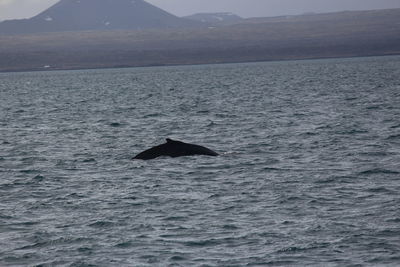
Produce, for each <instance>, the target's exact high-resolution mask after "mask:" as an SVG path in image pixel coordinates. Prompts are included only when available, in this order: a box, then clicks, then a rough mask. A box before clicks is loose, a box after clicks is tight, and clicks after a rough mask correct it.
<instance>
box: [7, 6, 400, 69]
mask: <svg viewBox="0 0 400 267" xmlns="http://www.w3.org/2000/svg"><path fill="white" fill-rule="evenodd" d="M114 1H115V0H114ZM383 55H400V9H389V10H375V11H350V12H338V13H330V14H315V15H301V16H285V17H275V18H253V19H244V20H242V21H241V22H239V23H236V24H235V23H231V24H229V25H219V26H214V27H202V28H190V29H176V28H169V29H151V30H116V31H84V32H73V31H71V32H55V33H46V34H28V35H14V36H0V72H2V71H22V70H26V71H30V70H61V69H85V68H115V67H133V66H155V65H178V64H211V63H231V62H232V63H233V62H251V61H270V60H292V59H311V58H333V57H361V56H383Z"/></svg>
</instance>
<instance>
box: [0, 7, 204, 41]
mask: <svg viewBox="0 0 400 267" xmlns="http://www.w3.org/2000/svg"><path fill="white" fill-rule="evenodd" d="M198 24H199V23H196V22H194V21H192V20H188V19H183V18H179V17H176V16H174V15H172V14H170V13H168V12H166V11H164V10H162V9H160V8H158V7H155V6H153V5H151V4H149V3H147V2H145V1H143V0H61V1H59V2H58V3H56V4H55V5H53V6H52V7H50V8H49V9H47V10H45V11H43V12H42V13H40V14H38V15H37V16H34V17H32V18H30V19H22V20H8V21H3V22H2V23H0V34H2V35H9V34H32V33H43V32H65V31H88V30H116V29H118V30H121V29H124V30H128V29H129V30H133V29H134V30H137V29H151V28H159V29H163V28H164V29H165V28H185V27H193V26H196V25H198Z"/></svg>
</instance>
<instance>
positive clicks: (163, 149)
mask: <svg viewBox="0 0 400 267" xmlns="http://www.w3.org/2000/svg"><path fill="white" fill-rule="evenodd" d="M166 141H167V142H166V143H165V144H162V145H158V146H155V147H152V148H150V149H148V150H145V151H143V152H141V153H139V154H138V155H136V156H135V157H134V158H133V159H142V160H149V159H155V158H158V157H161V156H169V157H173V158H176V157H182V156H193V155H207V156H218V153H216V152H215V151H212V150H211V149H208V148H206V147H203V146H199V145H195V144H188V143H184V142H181V141H176V140H172V139H169V138H167V139H166Z"/></svg>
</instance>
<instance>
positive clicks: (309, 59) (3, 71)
mask: <svg viewBox="0 0 400 267" xmlns="http://www.w3.org/2000/svg"><path fill="white" fill-rule="evenodd" d="M396 56H398V57H400V53H398V54H388V55H368V56H345V57H324V58H317V57H316V58H298V59H282V60H260V61H243V62H219V63H199V64H190V63H188V64H175V65H173V64H170V65H168V64H159V65H144V66H115V67H98V68H96V67H94V68H74V69H72V68H71V69H69V68H65V69H52V68H48V69H44V68H42V69H25V70H23V69H21V70H0V74H7V73H24V72H26V73H28V72H57V71H80V70H88V71H90V70H114V69H131V68H156V67H161V68H162V67H180V66H182V67H184V66H207V65H229V64H252V63H254V64H256V63H268V62H270V63H273V62H290V61H293V62H296V61H313V60H334V59H361V58H377V57H396Z"/></svg>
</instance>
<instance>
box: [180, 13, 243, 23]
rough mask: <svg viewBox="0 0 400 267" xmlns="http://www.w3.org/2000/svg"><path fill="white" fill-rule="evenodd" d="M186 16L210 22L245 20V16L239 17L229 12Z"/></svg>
mask: <svg viewBox="0 0 400 267" xmlns="http://www.w3.org/2000/svg"><path fill="white" fill-rule="evenodd" d="M184 18H186V19H191V20H194V21H199V22H203V23H209V24H226V23H232V22H239V21H241V20H243V18H241V17H239V16H238V15H235V14H233V13H229V12H222V13H197V14H194V15H191V16H186V17H184Z"/></svg>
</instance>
